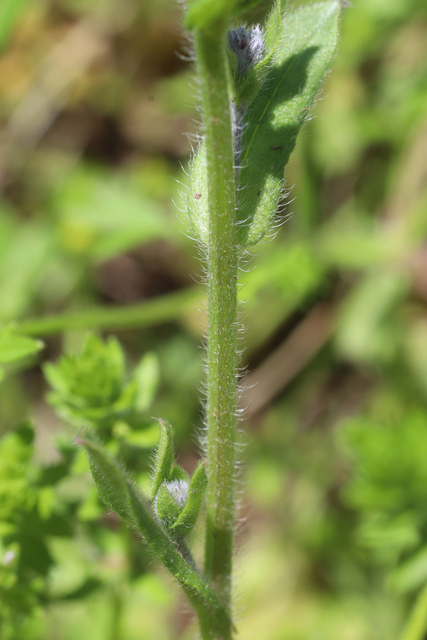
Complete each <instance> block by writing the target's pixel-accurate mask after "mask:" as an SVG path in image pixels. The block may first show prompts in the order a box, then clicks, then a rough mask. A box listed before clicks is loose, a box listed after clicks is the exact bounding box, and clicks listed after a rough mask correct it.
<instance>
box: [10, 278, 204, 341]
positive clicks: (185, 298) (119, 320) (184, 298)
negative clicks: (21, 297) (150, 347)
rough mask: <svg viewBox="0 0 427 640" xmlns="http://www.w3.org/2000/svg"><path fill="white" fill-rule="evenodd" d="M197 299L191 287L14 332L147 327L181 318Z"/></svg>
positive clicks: (24, 324)
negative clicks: (139, 301)
mask: <svg viewBox="0 0 427 640" xmlns="http://www.w3.org/2000/svg"><path fill="white" fill-rule="evenodd" d="M198 297H199V294H198V291H197V289H196V288H195V287H192V288H191V289H184V290H183V291H178V292H177V293H171V294H169V295H166V296H162V297H160V298H155V299H153V300H148V301H147V302H143V303H141V304H135V305H131V306H128V307H95V308H93V309H89V310H87V311H80V312H74V313H64V314H59V315H54V316H46V317H44V318H34V319H30V320H22V321H21V322H19V323H17V327H16V330H17V331H20V332H21V333H25V334H27V335H34V336H45V335H49V334H52V333H60V332H62V331H67V330H70V329H128V328H132V327H135V328H136V327H138V328H141V327H147V326H150V325H153V324H156V323H158V322H166V321H168V320H174V319H176V318H177V316H182V315H184V314H185V313H186V312H187V311H188V309H189V307H191V306H192V305H193V304H194V303H195V301H196V300H197V299H198Z"/></svg>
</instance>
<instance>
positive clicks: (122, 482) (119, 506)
mask: <svg viewBox="0 0 427 640" xmlns="http://www.w3.org/2000/svg"><path fill="white" fill-rule="evenodd" d="M79 443H80V444H81V445H83V446H84V448H85V449H86V452H87V454H88V456H89V461H90V467H91V471H92V475H93V478H94V480H95V483H96V485H97V487H98V490H99V493H100V495H101V498H102V499H103V501H104V502H105V503H106V504H107V505H108V506H109V507H110V508H111V509H113V511H115V513H117V514H118V515H119V516H120V517H122V518H123V519H124V520H125V522H126V523H128V524H130V525H131V526H133V527H134V528H135V529H136V530H137V531H138V532H139V534H140V535H141V536H142V537H143V538H144V539H145V540H146V542H147V543H148V544H149V545H150V546H151V548H152V549H153V551H154V552H155V554H156V555H157V556H158V558H159V559H160V560H162V562H163V564H164V566H165V567H166V568H167V569H168V571H170V573H171V574H172V575H173V576H175V578H176V579H177V580H178V582H179V583H180V585H181V586H182V588H183V590H184V592H185V594H186V595H187V597H188V599H189V601H190V602H191V603H192V604H193V606H194V607H195V608H196V609H198V610H199V611H203V613H204V615H205V616H206V615H207V616H209V617H210V618H211V619H212V621H213V622H214V624H215V623H216V624H220V620H221V619H222V618H223V616H224V612H221V606H220V603H219V601H218V599H217V597H216V595H215V593H214V592H213V590H212V589H211V587H210V586H209V585H208V584H207V583H206V582H205V581H204V580H203V578H202V577H201V576H200V575H199V573H197V571H196V570H195V569H194V567H193V566H192V564H191V563H190V562H188V561H187V560H186V559H185V558H184V556H183V554H182V553H181V552H180V550H179V548H178V546H177V545H176V543H174V542H173V541H172V540H171V538H170V537H169V536H168V535H167V533H166V532H165V531H164V530H163V529H162V527H161V526H160V524H158V523H157V522H156V521H155V520H154V518H153V517H152V515H151V514H150V513H149V511H148V509H147V507H146V506H145V504H144V503H143V501H142V499H141V498H140V496H139V495H138V492H137V490H136V489H135V487H134V486H133V485H132V484H131V483H130V481H129V480H128V479H127V478H126V475H125V473H124V472H123V471H122V469H121V468H120V467H119V465H118V464H117V463H116V462H115V461H114V460H113V458H111V457H110V456H109V455H108V454H107V453H106V452H105V451H104V449H102V448H101V447H100V446H99V445H98V444H96V443H95V442H93V441H92V440H91V439H90V436H89V435H88V434H86V435H85V437H84V438H80V439H79ZM219 612H221V614H222V615H221V616H220V615H219Z"/></svg>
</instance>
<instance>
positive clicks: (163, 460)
mask: <svg viewBox="0 0 427 640" xmlns="http://www.w3.org/2000/svg"><path fill="white" fill-rule="evenodd" d="M159 425H160V439H159V445H158V447H157V452H156V457H155V461H154V477H153V488H152V499H153V500H154V499H155V497H156V495H157V492H158V490H159V489H160V487H161V485H162V484H163V482H165V481H167V480H169V477H170V473H171V468H172V464H173V462H174V451H173V433H172V427H171V426H170V424H169V423H168V422H166V421H164V420H159Z"/></svg>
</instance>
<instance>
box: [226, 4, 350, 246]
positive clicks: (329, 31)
mask: <svg viewBox="0 0 427 640" xmlns="http://www.w3.org/2000/svg"><path fill="white" fill-rule="evenodd" d="M340 14H341V2H340V0H327V1H326V2H319V3H316V4H312V5H304V6H303V7H301V8H300V9H298V10H296V11H295V12H294V13H291V14H289V15H287V16H286V19H285V21H284V24H283V29H282V40H281V43H280V45H279V47H278V49H277V51H276V53H275V56H274V63H273V66H272V69H271V71H270V73H269V76H268V80H267V82H266V83H265V85H264V87H263V90H262V92H261V93H260V98H259V99H257V100H254V101H253V103H252V104H251V107H250V109H249V110H248V113H247V118H246V119H245V123H244V129H243V137H242V152H241V155H240V161H239V165H240V166H241V167H242V168H241V170H240V172H239V177H238V184H237V192H238V194H239V199H238V211H239V220H240V223H241V226H240V229H239V244H240V245H241V246H242V247H248V246H250V245H253V244H255V243H257V242H258V241H259V240H260V239H261V238H262V237H263V236H264V235H265V234H266V233H267V231H268V230H269V229H270V226H271V222H272V220H273V218H274V216H275V214H276V210H277V206H278V202H279V199H280V195H281V191H282V187H283V173H284V168H285V166H286V164H287V162H288V160H289V156H290V155H291V152H292V150H293V148H294V146H295V142H296V139H297V135H298V133H299V131H300V129H301V126H302V124H303V122H304V120H305V119H306V117H307V114H308V111H309V109H310V107H311V106H312V105H313V103H314V101H315V98H316V96H317V94H318V93H319V91H320V89H321V87H322V83H323V81H324V79H325V76H326V74H327V73H328V71H329V69H330V68H331V65H332V62H333V60H334V57H335V51H336V47H337V44H338V38H339V22H340Z"/></svg>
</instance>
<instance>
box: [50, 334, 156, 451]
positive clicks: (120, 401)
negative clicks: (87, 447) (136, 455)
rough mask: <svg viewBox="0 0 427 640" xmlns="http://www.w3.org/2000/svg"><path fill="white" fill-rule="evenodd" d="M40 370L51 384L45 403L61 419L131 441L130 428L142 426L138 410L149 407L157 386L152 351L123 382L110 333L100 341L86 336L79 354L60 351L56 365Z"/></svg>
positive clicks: (120, 355) (118, 350) (118, 353)
mask: <svg viewBox="0 0 427 640" xmlns="http://www.w3.org/2000/svg"><path fill="white" fill-rule="evenodd" d="M44 370H45V375H46V378H47V380H48V382H49V383H50V385H51V387H52V388H53V392H51V393H50V394H49V396H48V397H49V401H50V403H51V404H52V406H54V407H55V409H56V410H57V411H58V413H59V415H60V416H61V417H62V418H63V419H64V420H66V421H67V422H70V423H71V424H74V425H76V426H80V427H81V426H86V427H95V428H99V429H101V430H104V431H107V432H108V433H109V434H110V435H111V432H112V433H114V435H116V436H118V437H124V438H125V439H126V440H128V441H130V442H133V443H134V444H136V442H137V441H138V436H136V438H135V434H134V437H132V434H131V430H132V428H134V429H138V428H140V429H143V428H144V426H147V425H146V424H144V421H143V420H141V418H140V414H141V413H143V412H145V411H146V410H147V409H148V407H149V406H150V405H151V402H152V400H153V396H154V394H155V392H156V388H157V379H158V371H157V360H156V358H155V356H154V354H147V355H145V356H144V357H143V358H142V360H141V361H140V363H139V364H138V365H137V366H136V367H135V369H134V371H133V372H132V376H131V377H130V379H129V380H125V360H124V354H123V351H122V349H121V347H120V344H119V342H118V341H117V340H116V339H115V338H113V337H111V338H110V339H109V340H108V341H107V342H103V341H102V340H100V339H99V338H97V337H96V336H94V335H89V336H88V337H87V339H86V342H85V344H84V347H83V350H82V352H81V354H79V355H64V356H62V357H61V358H60V360H59V362H58V363H57V364H51V363H48V364H46V366H45V367H44ZM149 424H151V423H149ZM143 439H144V434H143V436H142V440H143ZM150 444H151V443H150Z"/></svg>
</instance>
